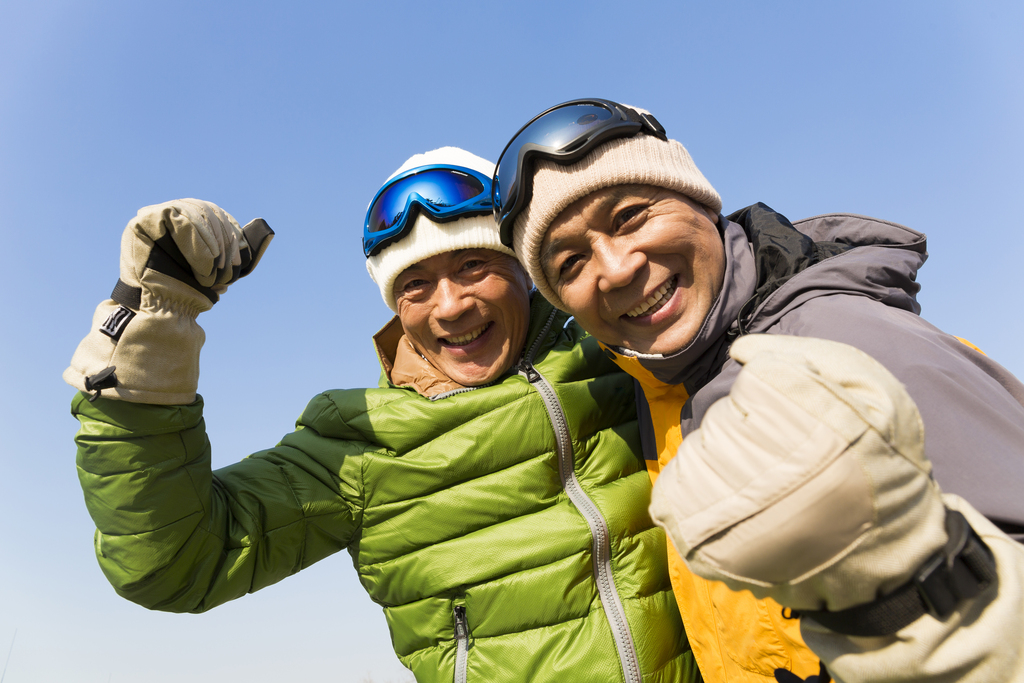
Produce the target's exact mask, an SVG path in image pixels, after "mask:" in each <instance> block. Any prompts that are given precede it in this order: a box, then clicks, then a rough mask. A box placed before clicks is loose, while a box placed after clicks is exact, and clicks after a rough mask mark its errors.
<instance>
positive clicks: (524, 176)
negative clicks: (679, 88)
mask: <svg viewBox="0 0 1024 683" xmlns="http://www.w3.org/2000/svg"><path fill="white" fill-rule="evenodd" d="M640 133H644V134H647V135H653V136H655V137H657V138H660V139H662V140H667V139H668V137H667V136H666V135H665V129H664V128H663V127H662V125H661V124H660V123H658V120H657V119H656V118H654V117H653V116H651V115H650V114H642V113H640V112H638V111H636V110H635V109H631V108H630V107H627V106H625V105H622V104H619V103H617V102H612V101H611V100H599V99H583V100H571V101H569V102H563V103H562V104H559V105H555V106H554V107H551V108H550V109H548V110H547V111H544V112H542V113H541V114H539V115H537V116H535V117H533V119H532V120H531V121H530V122H529V123H527V124H526V125H525V126H523V127H522V128H520V129H519V132H518V133H516V134H515V135H514V136H512V140H511V141H510V142H509V143H508V144H507V145H505V150H504V151H503V152H502V153H501V156H500V157H498V164H497V166H495V168H494V178H493V179H492V181H491V185H492V192H493V193H494V220H495V221H497V223H498V231H499V233H500V234H501V243H502V244H504V245H505V246H507V247H511V246H512V227H513V225H514V224H515V219H516V216H518V215H519V212H520V211H522V210H523V209H524V208H525V207H526V205H527V204H529V202H530V196H531V193H532V191H533V187H532V179H531V171H532V162H531V160H532V159H533V158H534V157H538V156H539V157H541V158H544V159H550V160H551V161H554V162H555V163H558V164H571V163H573V162H574V161H578V160H579V159H581V158H582V157H584V156H585V155H586V154H587V153H588V152H590V151H591V150H592V149H593V148H594V147H596V146H598V145H600V144H601V143H603V142H607V141H608V140H611V139H613V138H628V137H633V136H634V135H639V134H640Z"/></svg>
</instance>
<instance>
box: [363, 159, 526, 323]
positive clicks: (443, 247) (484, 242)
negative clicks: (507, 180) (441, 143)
mask: <svg viewBox="0 0 1024 683" xmlns="http://www.w3.org/2000/svg"><path fill="white" fill-rule="evenodd" d="M428 164H451V165H453V166H465V167H466V168H471V169H473V170H474V171H480V172H481V173H483V174H484V175H486V176H488V177H490V176H491V175H492V174H493V173H494V164H493V163H491V162H490V161H487V160H486V159H481V158H480V157H478V156H477V155H475V154H471V153H470V152H467V151H466V150H464V149H459V148H458V147H442V148H440V149H435V150H433V151H430V152H426V153H425V154H416V155H414V156H412V157H410V158H409V160H408V161H406V162H405V163H404V164H402V165H401V167H399V169H398V170H397V171H395V172H394V173H392V174H391V176H390V177H389V178H388V180H391V178H394V177H395V176H397V175H398V174H400V173H403V172H405V171H408V170H409V169H411V168H416V167H417V166H426V165H428ZM385 182H386V181H385ZM367 208H369V207H367ZM457 249H493V250H494V251H500V252H501V253H503V254H508V255H509V256H515V254H514V253H513V252H512V250H511V249H509V248H508V247H506V246H505V245H503V244H502V243H501V240H500V239H499V238H498V228H497V226H495V225H494V217H493V216H491V215H483V216H466V217H465V218H459V219H457V220H454V221H451V222H449V223H435V222H434V221H432V220H430V218H429V217H428V216H427V215H426V214H424V213H423V212H420V213H418V214H417V216H416V221H415V222H414V223H413V226H412V230H411V231H409V234H407V235H406V236H405V237H403V238H402V239H400V240H398V241H397V242H392V243H391V244H389V245H388V246H386V247H384V248H383V249H381V250H380V251H379V252H377V253H376V254H374V255H373V256H371V257H369V258H368V259H366V270H367V271H368V272H369V273H370V277H371V278H373V281H374V282H376V283H377V286H378V287H380V295H381V298H383V299H384V303H386V304H387V305H388V308H390V309H391V310H392V311H394V312H395V313H397V312H398V305H397V303H396V302H395V292H394V287H395V280H396V279H397V278H398V276H399V275H401V273H402V271H403V270H405V269H406V268H408V267H409V266H411V265H413V264H414V263H419V262H420V261H422V260H423V259H427V258H430V257H431V256H437V255H438V254H443V253H445V252H448V251H455V250H457Z"/></svg>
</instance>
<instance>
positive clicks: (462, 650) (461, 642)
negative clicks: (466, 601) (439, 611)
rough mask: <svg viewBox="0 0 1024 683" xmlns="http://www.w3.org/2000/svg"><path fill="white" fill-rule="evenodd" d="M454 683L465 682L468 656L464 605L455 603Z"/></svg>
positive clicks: (467, 629)
mask: <svg viewBox="0 0 1024 683" xmlns="http://www.w3.org/2000/svg"><path fill="white" fill-rule="evenodd" d="M452 611H453V613H454V616H455V683H466V660H467V659H468V658H469V624H468V623H467V621H466V606H465V605H455V607H454V608H453V609H452Z"/></svg>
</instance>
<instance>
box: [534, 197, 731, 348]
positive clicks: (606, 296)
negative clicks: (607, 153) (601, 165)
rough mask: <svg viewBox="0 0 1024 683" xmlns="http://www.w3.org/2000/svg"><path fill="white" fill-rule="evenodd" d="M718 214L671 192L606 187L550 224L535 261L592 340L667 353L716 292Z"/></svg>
mask: <svg viewBox="0 0 1024 683" xmlns="http://www.w3.org/2000/svg"><path fill="white" fill-rule="evenodd" d="M716 219H717V216H713V215H712V214H711V212H710V211H709V210H708V209H706V208H704V207H702V206H701V205H700V204H697V203H696V202H694V201H693V200H691V199H689V198H688V197H685V196H684V195H681V194H679V193H678V192H673V191H672V190H667V189H663V188H658V187H652V186H649V185H620V186H614V187H609V188H604V189H602V190H597V191H596V192H593V193H591V194H589V195H587V196H586V197H583V198H582V199H580V200H578V201H576V202H575V203H573V204H571V205H570V206H568V207H567V208H566V209H565V210H563V211H562V213H560V214H559V215H558V217H557V218H556V219H555V220H554V222H552V224H551V227H549V228H548V231H547V233H546V234H545V236H544V242H543V244H542V245H541V252H540V254H541V267H542V268H543V270H544V275H545V277H546V278H547V281H548V284H550V285H551V287H552V289H554V291H555V292H556V293H557V294H558V296H559V297H560V298H561V299H562V302H563V303H565V305H566V306H567V308H568V311H569V312H570V313H572V314H573V315H574V316H576V321H577V322H579V324H580V325H581V326H583V328H584V329H585V330H587V331H588V332H590V333H591V334H592V335H594V336H595V337H597V339H599V340H600V341H602V342H604V343H605V344H609V345H612V346H622V347H625V348H628V349H632V350H634V351H638V352H640V353H673V352H675V351H678V350H680V349H681V348H683V347H684V346H686V345H687V344H688V343H689V342H690V341H692V340H693V338H694V337H695V336H696V334H697V331H698V330H699V329H700V327H701V325H702V324H703V322H704V319H705V318H706V317H707V315H708V312H709V311H710V310H711V306H712V305H713V304H714V302H715V300H716V299H717V298H718V294H719V293H720V292H721V290H722V280H723V278H724V276H725V247H724V246H723V244H722V238H721V236H720V235H719V233H718V228H717V226H716V222H715V221H716Z"/></svg>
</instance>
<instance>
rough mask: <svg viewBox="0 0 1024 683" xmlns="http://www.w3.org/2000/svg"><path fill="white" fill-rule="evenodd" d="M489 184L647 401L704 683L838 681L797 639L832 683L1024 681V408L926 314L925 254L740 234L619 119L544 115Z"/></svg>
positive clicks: (547, 280)
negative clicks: (1007, 636)
mask: <svg viewBox="0 0 1024 683" xmlns="http://www.w3.org/2000/svg"><path fill="white" fill-rule="evenodd" d="M494 178H495V184H496V188H495V198H496V206H495V216H496V218H497V219H498V223H499V229H500V231H501V235H502V239H503V242H504V243H505V244H507V245H513V246H514V248H515V252H516V254H517V256H518V258H519V259H520V260H521V262H522V263H523V264H524V266H525V267H526V268H527V270H528V272H529V273H530V275H531V277H532V278H533V280H534V283H535V284H536V286H537V288H538V289H539V290H540V292H541V293H542V294H543V295H544V296H545V297H546V298H547V299H548V300H549V301H551V302H552V303H553V304H554V305H555V306H556V307H558V308H559V309H561V310H564V311H567V312H569V313H571V314H572V315H574V316H575V319H576V321H577V322H579V323H580V325H582V327H583V328H584V329H585V330H587V331H588V332H590V333H591V334H593V335H594V336H595V337H597V338H598V339H599V340H600V341H601V342H603V344H604V345H605V347H606V349H607V350H608V352H609V354H610V355H611V356H612V357H613V359H614V360H615V362H616V363H617V364H618V365H620V367H622V368H623V369H625V370H626V372H628V373H630V374H631V375H632V376H633V377H634V378H635V379H636V382H637V386H638V389H639V391H638V401H639V402H640V403H641V411H640V412H641V437H642V440H643V444H644V452H645V457H646V458H647V460H648V469H649V471H650V473H651V476H652V478H654V477H657V476H658V474H659V472H660V473H661V476H660V478H659V479H658V482H657V484H656V486H655V493H654V499H653V503H652V514H653V515H654V516H655V518H656V520H658V521H659V523H661V524H663V525H664V526H665V528H666V530H667V531H668V532H669V535H670V537H671V539H672V541H673V543H674V544H675V546H676V549H677V550H678V551H679V553H680V554H681V555H682V557H685V558H686V560H687V563H688V564H689V568H690V569H692V570H693V571H694V572H695V573H696V574H697V575H698V576H695V575H694V574H691V573H690V571H688V570H687V567H686V566H684V565H683V563H682V561H681V558H680V557H679V556H678V555H676V554H675V553H672V557H670V564H671V569H670V572H671V574H672V581H673V585H674V588H675V593H676V598H677V600H678V601H679V606H680V611H681V612H682V615H683V620H684V623H685V625H686V631H687V635H688V637H689V639H690V642H691V645H692V647H693V649H694V652H695V656H696V659H697V662H698V665H699V667H700V670H701V672H702V674H703V676H704V679H705V680H706V681H730V682H731V681H763V680H768V679H771V678H772V677H773V675H774V676H775V677H776V678H777V679H778V680H779V681H787V680H800V678H799V677H803V676H807V677H808V680H810V679H817V680H827V679H828V675H829V674H828V673H827V672H825V671H824V670H823V669H822V670H821V671H820V672H819V667H818V663H817V662H816V661H815V658H814V657H812V656H810V654H809V653H808V652H807V650H806V648H805V646H804V644H803V643H802V642H800V638H801V634H802V637H803V639H804V640H806V643H807V644H808V645H809V646H811V648H812V649H813V651H814V652H815V653H816V654H817V655H820V656H821V658H822V660H823V661H824V663H826V664H827V665H828V669H829V670H830V671H831V672H832V675H834V676H836V679H837V680H844V681H868V680H870V681H876V680H877V681H882V680H898V679H903V680H936V681H938V680H942V681H947V680H965V681H966V680H970V681H995V680H1024V655H1022V653H1021V651H1020V648H1016V647H1014V648H1003V647H1001V646H1000V645H999V644H998V643H999V641H1000V634H1002V633H1020V632H1021V630H1022V628H1024V616H1022V615H1024V609H1022V608H1024V601H1022V598H1021V583H1022V577H1024V572H1022V568H1024V551H1022V547H1021V546H1020V545H1019V544H1018V543H1015V542H1014V541H1012V540H1011V539H1010V538H1009V537H1008V536H1007V534H1012V535H1014V537H1015V538H1016V539H1017V540H1018V541H1019V540H1024V536H1022V535H1021V532H1022V531H1024V497H1022V496H1021V495H1020V493H1019V492H1020V489H1021V484H1022V483H1024V386H1022V385H1021V383H1020V382H1019V381H1017V379H1016V378H1014V377H1013V376H1012V375H1011V374H1010V373H1008V372H1007V371H1006V370H1005V369H1003V368H1001V367H1000V366H999V365H998V364H996V363H995V362H993V361H991V360H990V359H988V358H987V357H986V356H984V355H983V354H981V353H980V352H978V350H977V349H975V348H974V347H972V346H970V345H969V344H967V343H965V342H963V341H962V340H959V339H957V338H955V337H952V336H950V335H948V334H945V333H943V332H942V331H940V330H938V329H936V328H934V327H933V326H931V325H929V324H928V323H927V322H925V321H924V320H922V319H921V318H920V317H919V316H918V312H919V310H920V309H919V306H918V304H917V302H916V299H915V294H916V292H917V290H918V285H917V284H916V282H915V276H916V273H917V269H918V268H919V267H920V266H921V264H922V263H923V262H924V259H925V256H926V250H925V238H924V236H923V235H921V234H919V233H916V232H914V231H912V230H909V229H907V228H904V227H903V226H899V225H895V224H893V223H888V222H884V221H878V220H874V219H870V218H865V217H862V216H852V215H848V214H834V215H827V216H819V217H816V218H812V219H807V220H804V221H799V222H797V223H796V224H793V223H790V221H788V220H787V219H786V218H785V217H784V216H781V215H779V214H777V213H775V212H774V211H772V210H771V209H769V208H768V207H767V206H765V205H763V204H758V205H755V206H751V207H748V208H747V209H744V210H742V211H738V212H736V213H734V214H732V215H730V216H728V217H724V216H722V215H720V213H719V211H720V209H721V200H720V199H719V196H718V194H717V192H715V190H714V188H713V187H712V186H711V185H710V183H708V181H707V180H706V179H705V178H704V176H703V175H702V174H701V173H700V171H699V170H698V169H697V167H696V166H695V165H694V163H693V160H692V159H691V158H690V155H689V154H688V153H687V151H686V149H685V148H684V147H683V146H682V145H681V144H679V143H678V142H676V141H674V140H669V139H668V137H667V136H666V134H665V130H664V129H663V128H662V126H661V125H660V124H659V123H658V121H657V120H656V119H655V118H654V117H653V116H652V115H651V114H650V113H649V112H646V111H644V110H640V109H635V108H632V107H627V106H624V105H621V104H618V103H614V102H610V101H607V100H577V101H572V102H567V103H564V104H562V105H558V106H556V107H553V108H551V109H549V110H547V111H545V112H543V113H542V114H540V115H539V116H537V117H535V118H534V119H533V120H532V121H530V122H529V123H528V124H527V125H526V126H524V127H523V128H522V129H521V130H520V131H519V133H517V134H516V136H515V137H513V139H512V140H511V142H510V143H509V145H508V146H507V147H506V149H505V151H504V153H503V154H502V156H501V157H500V159H499V161H498V165H497V167H496V170H495V176H494ZM750 333H763V334H760V335H752V334H750ZM748 334H749V335H750V336H749V337H748V336H746V335H748ZM808 338H810V339H808ZM826 340H829V341H826ZM838 342H841V343H838ZM852 347H855V348H852ZM893 375H894V376H895V378H896V379H894V378H893ZM897 380H898V381H897ZM904 385H905V387H906V389H905V390H904V388H903V386H904ZM726 397H728V398H726ZM915 404H916V405H915ZM922 426H923V430H922ZM684 439H685V441H684ZM681 444H682V447H681V448H680V446H681ZM677 452H678V454H679V456H678V458H676V454H677ZM673 458H676V459H675V460H673ZM932 467H934V479H933V478H932V477H931V476H930V473H931V471H932ZM939 486H941V487H942V491H945V492H946V494H947V495H945V496H943V494H942V493H941V491H940V489H939V488H938V487H939ZM948 494H958V495H957V496H953V495H948ZM964 499H966V502H965V500H964ZM975 508H976V509H975ZM979 510H980V512H981V513H983V514H979V513H978V511H979ZM1000 528H1001V529H1002V531H1001V530H1000ZM1004 532H1005V533H1004ZM997 571H998V580H997V578H996V572H997ZM701 577H703V578H701ZM705 579H714V580H715V581H711V582H709V581H707V580H705ZM730 589H732V590H736V591H740V590H745V591H750V592H742V593H736V592H731V590H730ZM752 594H753V595H752ZM754 596H756V597H757V598H760V599H755V597H754ZM774 600H777V601H779V602H780V603H782V604H783V605H786V606H787V607H789V608H796V609H797V610H800V611H801V612H803V617H804V618H802V619H801V620H800V622H799V623H800V631H801V632H800V633H798V632H797V630H796V624H797V623H798V622H797V621H796V620H795V619H786V618H784V617H783V614H782V611H781V609H780V608H779V606H778V604H776V603H775V602H774ZM785 616H786V617H792V616H793V615H792V614H791V613H789V612H786V615H785ZM961 627H962V628H961ZM982 634H984V635H982ZM798 676H799V677H798Z"/></svg>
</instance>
